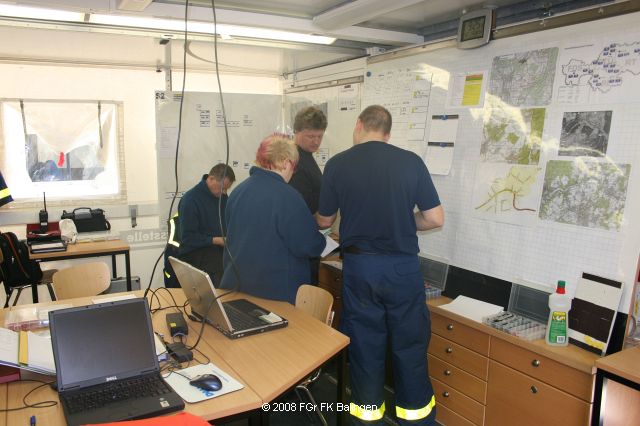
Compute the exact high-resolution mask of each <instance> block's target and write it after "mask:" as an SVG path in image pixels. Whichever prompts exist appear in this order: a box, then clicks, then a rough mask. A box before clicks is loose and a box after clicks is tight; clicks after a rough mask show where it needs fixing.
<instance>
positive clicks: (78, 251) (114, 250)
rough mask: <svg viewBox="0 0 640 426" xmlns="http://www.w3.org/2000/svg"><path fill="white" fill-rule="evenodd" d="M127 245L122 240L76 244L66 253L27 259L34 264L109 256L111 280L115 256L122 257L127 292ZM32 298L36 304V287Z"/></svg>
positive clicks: (115, 271)
mask: <svg viewBox="0 0 640 426" xmlns="http://www.w3.org/2000/svg"><path fill="white" fill-rule="evenodd" d="M129 249H130V248H129V244H127V243H125V242H124V241H122V240H105V241H91V242H78V243H75V244H69V245H67V250H66V251H57V252H49V253H31V252H30V253H29V258H30V259H32V260H35V261H36V262H53V261H56V260H73V259H82V258H88V257H100V256H111V271H112V272H113V278H117V277H118V272H117V268H116V256H117V255H121V254H122V255H124V265H125V278H126V280H127V291H131V258H130V255H129ZM32 297H33V301H34V303H37V302H38V291H37V286H33V287H32Z"/></svg>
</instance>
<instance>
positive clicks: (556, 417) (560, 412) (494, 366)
mask: <svg viewBox="0 0 640 426" xmlns="http://www.w3.org/2000/svg"><path fill="white" fill-rule="evenodd" d="M430 305H431V302H430ZM430 309H431V320H432V324H431V331H432V336H431V343H430V344H429V351H428V355H427V356H428V360H429V375H430V377H431V380H432V383H433V385H434V391H435V395H436V401H437V407H438V409H437V410H438V411H437V419H438V422H439V423H440V424H442V425H445V426H449V425H454V426H456V425H466V426H469V425H488V426H503V425H504V426H507V425H508V426H511V425H515V424H517V425H518V426H529V425H531V426H533V425H536V426H538V425H552V424H562V425H565V426H572V425H575V426H578V425H586V424H589V419H590V416H591V408H592V403H593V397H592V395H593V384H594V376H593V366H594V363H595V360H596V359H598V357H597V356H596V355H595V354H591V353H589V352H587V351H584V350H581V349H579V348H577V347H574V346H572V345H570V346H569V347H566V348H558V347H550V346H547V345H545V344H544V341H543V340H537V341H533V342H529V341H525V340H522V339H518V338H515V337H513V336H509V335H507V334H505V333H502V332H500V331H497V330H494V329H492V328H490V327H487V326H485V325H483V324H480V323H477V322H474V321H471V320H468V319H466V318H463V317H460V316H458V315H455V314H452V313H450V312H448V311H446V310H444V309H442V308H439V307H437V306H433V305H431V306H430Z"/></svg>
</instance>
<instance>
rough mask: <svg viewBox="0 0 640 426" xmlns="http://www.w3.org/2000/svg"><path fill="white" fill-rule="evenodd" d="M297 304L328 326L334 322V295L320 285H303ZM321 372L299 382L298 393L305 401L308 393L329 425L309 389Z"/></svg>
mask: <svg viewBox="0 0 640 426" xmlns="http://www.w3.org/2000/svg"><path fill="white" fill-rule="evenodd" d="M295 306H296V308H298V309H300V310H302V311H304V312H306V313H308V314H309V315H311V316H312V317H314V318H316V319H318V320H320V321H322V322H323V323H325V324H327V325H328V326H331V323H332V322H333V311H332V308H333V296H332V295H331V293H329V292H328V291H327V290H324V289H322V288H320V287H316V286H313V285H308V284H303V285H301V286H300V287H299V288H298V292H297V293H296V305H295ZM321 372H322V370H321V368H318V369H317V370H316V371H314V372H313V373H312V374H311V375H310V376H309V377H307V378H306V379H305V380H303V381H302V382H301V383H299V384H298V385H297V386H296V394H297V395H298V398H300V400H301V401H304V399H303V395H304V394H306V396H307V398H309V401H310V402H311V403H312V404H313V405H314V406H315V407H316V413H317V414H318V417H319V418H320V421H321V422H322V425H323V426H327V421H326V420H325V418H324V416H323V415H322V412H321V411H320V406H319V405H318V404H316V400H315V398H314V397H313V395H312V394H311V391H310V390H309V386H310V385H311V384H312V383H314V382H315V381H317V380H318V379H319V378H320V374H321Z"/></svg>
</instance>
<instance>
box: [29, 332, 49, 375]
mask: <svg viewBox="0 0 640 426" xmlns="http://www.w3.org/2000/svg"><path fill="white" fill-rule="evenodd" d="M27 348H28V351H29V355H28V356H29V358H28V362H27V365H28V366H29V367H31V368H34V369H38V370H42V371H46V372H49V373H54V374H55V372H56V364H55V362H54V361H53V347H52V345H51V335H49V334H48V333H47V335H41V334H36V333H34V332H32V331H29V332H28V333H27Z"/></svg>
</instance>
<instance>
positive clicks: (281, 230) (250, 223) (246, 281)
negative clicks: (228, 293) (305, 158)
mask: <svg viewBox="0 0 640 426" xmlns="http://www.w3.org/2000/svg"><path fill="white" fill-rule="evenodd" d="M298 158H299V157H298V151H297V149H296V146H295V145H294V144H293V142H292V141H291V140H289V139H287V138H286V137H284V136H282V135H272V136H269V137H267V138H266V139H264V140H263V141H262V143H260V147H259V148H258V152H257V153H256V164H257V167H256V166H254V167H252V168H251V170H250V171H249V175H250V176H249V178H248V179H247V180H245V181H244V182H242V183H241V184H240V185H238V187H237V188H236V189H235V190H234V191H233V193H232V194H231V196H230V197H229V201H228V203H227V209H226V212H225V218H226V223H227V241H226V250H225V251H224V275H223V277H222V284H221V287H222V288H226V289H237V290H240V291H243V292H245V293H249V294H252V295H254V296H258V297H264V298H266V299H274V300H282V301H286V302H290V303H291V304H294V303H295V298H296V292H297V291H298V287H300V285H302V284H306V283H308V282H309V279H310V272H309V258H310V257H316V256H319V255H320V253H322V250H323V249H324V246H325V244H326V242H325V239H324V236H323V235H322V234H321V233H320V232H318V226H317V225H316V222H315V220H314V218H313V216H312V215H311V213H310V212H309V209H308V208H307V205H306V204H305V202H304V200H303V198H302V196H301V195H300V194H299V193H298V192H297V191H296V190H295V189H293V188H292V187H291V186H289V185H288V184H287V183H288V182H289V180H290V179H291V175H292V174H293V171H294V169H295V167H296V164H297V163H298Z"/></svg>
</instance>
